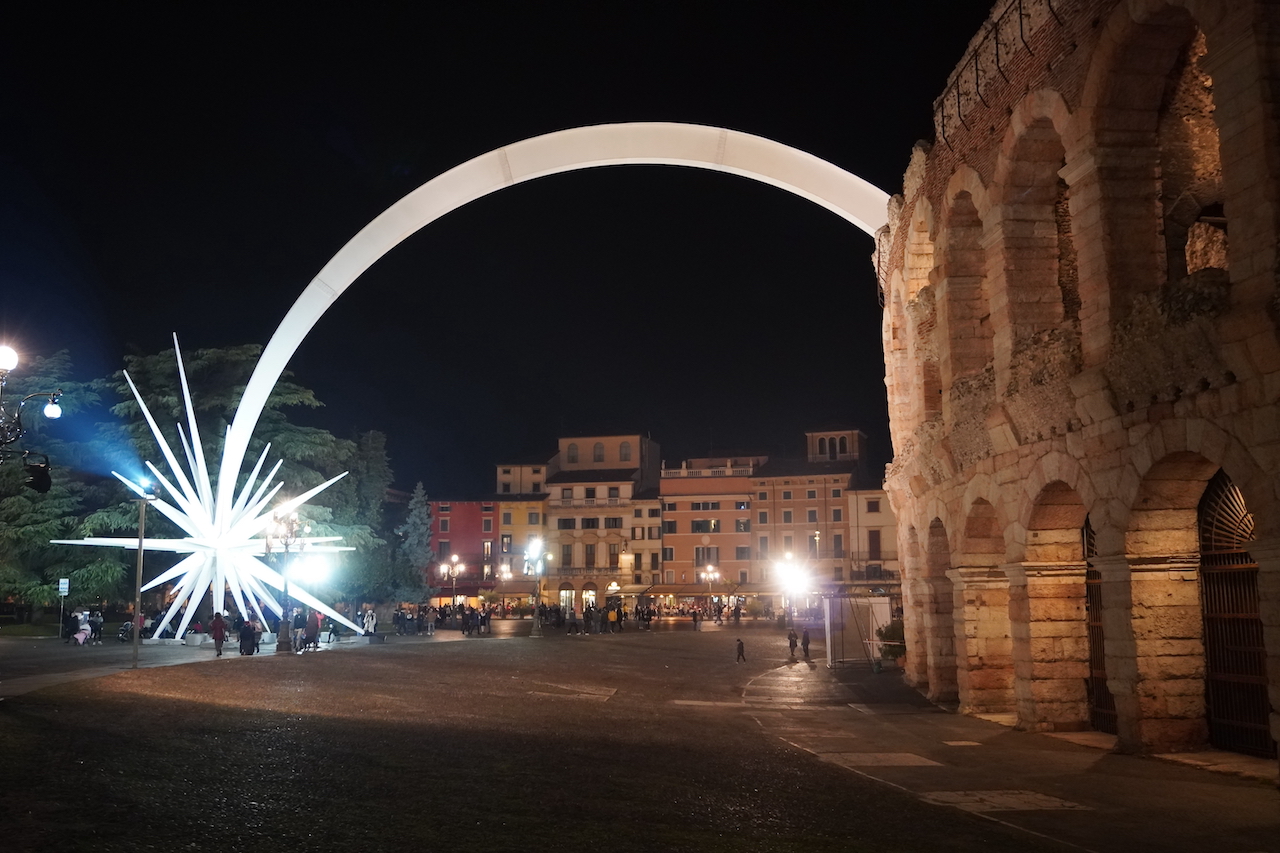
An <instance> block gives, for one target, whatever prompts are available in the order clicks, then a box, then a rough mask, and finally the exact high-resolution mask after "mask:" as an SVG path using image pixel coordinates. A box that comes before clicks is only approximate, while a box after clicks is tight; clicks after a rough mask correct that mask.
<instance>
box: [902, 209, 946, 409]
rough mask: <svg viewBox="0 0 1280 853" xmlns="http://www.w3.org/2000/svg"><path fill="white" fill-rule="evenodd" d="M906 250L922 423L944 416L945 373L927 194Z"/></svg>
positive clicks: (911, 352)
mask: <svg viewBox="0 0 1280 853" xmlns="http://www.w3.org/2000/svg"><path fill="white" fill-rule="evenodd" d="M908 229H909V230H908V233H907V238H906V246H905V249H904V257H903V262H902V267H903V284H904V287H905V290H904V293H903V306H904V310H905V312H906V315H907V318H908V320H909V323H910V334H909V336H908V343H907V358H908V363H909V364H911V365H915V370H914V371H912V373H913V375H912V376H911V380H912V381H911V384H910V386H909V387H910V388H911V389H912V392H913V398H912V399H911V404H910V410H911V421H912V423H920V422H922V421H926V420H929V419H930V418H933V417H935V416H938V415H940V414H941V413H942V374H941V368H940V364H939V346H938V343H939V335H938V307H937V298H936V297H937V293H936V288H935V284H934V282H935V268H936V266H937V259H936V254H935V251H934V242H933V233H934V230H935V222H934V216H933V207H932V205H930V204H929V200H928V199H926V198H925V197H924V196H923V195H921V196H918V197H917V198H916V203H915V207H914V208H913V209H912V215H911V218H910V220H909V221H908Z"/></svg>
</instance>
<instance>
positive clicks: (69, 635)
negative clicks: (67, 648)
mask: <svg viewBox="0 0 1280 853" xmlns="http://www.w3.org/2000/svg"><path fill="white" fill-rule="evenodd" d="M62 635H63V637H65V638H66V639H64V640H63V642H64V643H75V644H76V645H77V646H89V645H93V646H100V645H102V612H101V611H98V610H94V611H89V610H84V609H82V608H81V609H76V610H74V611H72V612H71V613H68V614H67V615H66V616H64V617H63V619H62Z"/></svg>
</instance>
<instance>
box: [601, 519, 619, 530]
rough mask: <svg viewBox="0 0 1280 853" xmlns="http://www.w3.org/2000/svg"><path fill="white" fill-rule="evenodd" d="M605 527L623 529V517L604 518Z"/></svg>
mask: <svg viewBox="0 0 1280 853" xmlns="http://www.w3.org/2000/svg"><path fill="white" fill-rule="evenodd" d="M604 529H605V530H621V529H622V519H621V518H606V519H605V520H604Z"/></svg>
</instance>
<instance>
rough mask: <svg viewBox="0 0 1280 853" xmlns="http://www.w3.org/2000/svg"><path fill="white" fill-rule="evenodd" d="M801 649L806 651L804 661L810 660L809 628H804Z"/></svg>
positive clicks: (801, 636)
mask: <svg viewBox="0 0 1280 853" xmlns="http://www.w3.org/2000/svg"><path fill="white" fill-rule="evenodd" d="M800 648H802V649H804V659H805V660H808V659H809V626H808V625H806V626H805V627H804V633H803V634H801V635H800Z"/></svg>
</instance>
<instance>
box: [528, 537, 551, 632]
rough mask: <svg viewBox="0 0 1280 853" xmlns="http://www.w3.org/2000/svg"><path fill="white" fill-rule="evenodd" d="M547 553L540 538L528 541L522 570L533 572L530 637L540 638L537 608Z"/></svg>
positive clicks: (539, 603) (540, 599)
mask: <svg viewBox="0 0 1280 853" xmlns="http://www.w3.org/2000/svg"><path fill="white" fill-rule="evenodd" d="M546 555H547V552H546V551H545V550H544V548H543V544H542V537H541V536H535V537H533V538H532V539H530V540H529V547H528V548H527V549H526V550H525V552H524V569H525V571H526V572H527V571H530V566H531V565H532V567H533V568H532V571H533V628H532V629H531V630H530V631H529V636H530V637H541V636H542V618H541V617H540V616H539V614H538V606H539V605H541V604H542V566H543V561H544V560H545V559H546Z"/></svg>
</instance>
